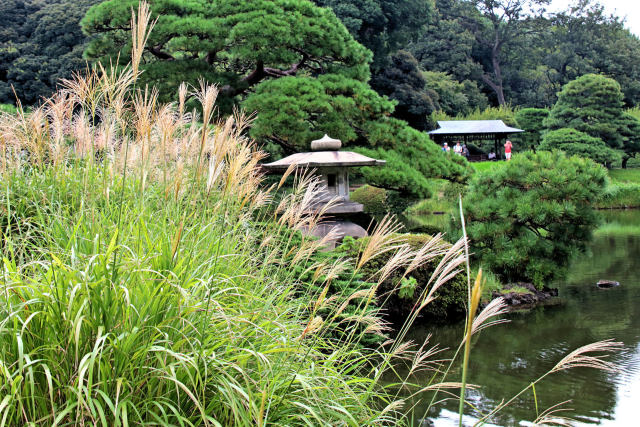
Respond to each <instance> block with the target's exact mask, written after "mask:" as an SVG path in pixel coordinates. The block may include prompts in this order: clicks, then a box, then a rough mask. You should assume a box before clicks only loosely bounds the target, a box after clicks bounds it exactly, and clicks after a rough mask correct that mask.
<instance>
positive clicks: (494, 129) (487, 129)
mask: <svg viewBox="0 0 640 427" xmlns="http://www.w3.org/2000/svg"><path fill="white" fill-rule="evenodd" d="M438 126H440V128H439V129H436V130H432V131H431V132H429V134H430V135H442V136H446V135H506V134H510V133H519V132H524V131H523V130H522V129H517V128H512V127H509V126H507V125H505V124H504V122H503V121H502V120H443V121H439V122H438Z"/></svg>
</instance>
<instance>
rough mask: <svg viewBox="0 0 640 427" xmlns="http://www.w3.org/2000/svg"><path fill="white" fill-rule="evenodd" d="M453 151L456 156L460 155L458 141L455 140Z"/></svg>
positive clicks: (460, 146)
mask: <svg viewBox="0 0 640 427" xmlns="http://www.w3.org/2000/svg"><path fill="white" fill-rule="evenodd" d="M453 152H454V153H456V154H457V155H458V156H462V145H460V141H458V142H456V145H455V146H454V147H453Z"/></svg>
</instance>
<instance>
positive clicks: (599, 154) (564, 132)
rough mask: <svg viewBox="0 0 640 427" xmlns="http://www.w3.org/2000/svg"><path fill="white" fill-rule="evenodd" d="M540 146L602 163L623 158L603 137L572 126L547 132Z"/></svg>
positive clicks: (547, 149)
mask: <svg viewBox="0 0 640 427" xmlns="http://www.w3.org/2000/svg"><path fill="white" fill-rule="evenodd" d="M538 148H539V149H540V150H546V151H552V150H561V151H564V152H565V153H567V154H568V155H570V156H580V157H585V158H587V159H591V160H593V161H594V162H596V163H600V164H601V165H610V164H611V163H613V162H616V161H619V160H620V159H621V155H620V153H619V152H617V151H616V150H613V149H611V148H609V147H608V146H607V144H605V143H604V142H603V141H602V140H601V139H599V138H595V137H592V136H589V135H587V134H586V133H584V132H580V131H577V130H575V129H570V128H562V129H558V130H552V131H550V132H547V133H546V134H545V135H544V138H543V139H542V143H541V144H540V146H539V147H538Z"/></svg>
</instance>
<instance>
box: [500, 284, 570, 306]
mask: <svg viewBox="0 0 640 427" xmlns="http://www.w3.org/2000/svg"><path fill="white" fill-rule="evenodd" d="M514 288H518V290H516V291H513V292H508V291H509V290H510V289H514ZM521 288H524V289H526V292H523V291H522V290H521ZM491 296H492V298H497V297H502V298H504V301H505V303H506V304H507V305H508V306H509V309H513V310H520V309H523V308H532V307H534V306H536V305H538V304H540V303H542V302H545V301H548V300H549V299H551V298H554V297H557V296H558V289H552V288H547V287H544V288H542V290H538V289H536V287H535V286H533V285H532V284H531V283H514V284H511V285H505V287H504V290H503V291H502V292H493V294H492V295H491Z"/></svg>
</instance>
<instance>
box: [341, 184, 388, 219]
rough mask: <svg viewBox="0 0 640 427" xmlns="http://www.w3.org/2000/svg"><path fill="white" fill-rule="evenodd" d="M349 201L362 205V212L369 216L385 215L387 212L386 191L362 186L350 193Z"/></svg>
mask: <svg viewBox="0 0 640 427" xmlns="http://www.w3.org/2000/svg"><path fill="white" fill-rule="evenodd" d="M350 198H351V200H352V201H354V202H357V203H361V204H363V205H364V211H365V212H366V213H369V214H385V213H387V212H388V211H389V206H388V205H387V190H385V189H383V188H378V187H373V186H371V185H363V186H362V187H360V188H358V189H356V190H355V191H353V192H352V193H351V196H350Z"/></svg>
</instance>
